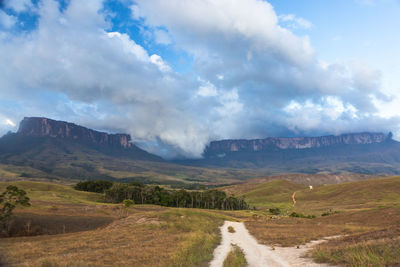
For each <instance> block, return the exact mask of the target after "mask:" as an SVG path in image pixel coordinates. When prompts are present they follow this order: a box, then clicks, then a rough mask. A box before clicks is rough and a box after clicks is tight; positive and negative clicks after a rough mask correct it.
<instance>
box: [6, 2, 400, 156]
mask: <svg viewBox="0 0 400 267" xmlns="http://www.w3.org/2000/svg"><path fill="white" fill-rule="evenodd" d="M399 14H400V1H399V0H335V1H320V0H302V1H292V0H268V1H263V0H191V1H186V0H168V1H166V0H135V1H133V0H104V1H102V0H86V1H79V0H0V136H1V135H3V134H5V133H7V132H8V131H16V130H17V129H18V124H19V121H20V120H21V119H22V118H23V117H30V116H41V117H48V118H52V119H57V120H63V121H69V122H74V123H77V124H80V125H83V126H86V127H89V128H94V129H97V130H102V131H108V132H124V133H129V134H131V136H132V139H133V141H134V142H135V143H137V144H138V145H139V146H141V147H142V148H144V149H146V150H148V151H150V152H153V153H156V154H158V155H161V156H164V157H167V158H171V157H178V156H179V157H182V156H184V157H192V158H196V157H201V154H202V152H203V150H204V148H205V146H206V145H207V144H208V143H209V142H210V141H212V140H220V139H239V138H240V139H251V138H266V137H278V136H286V137H293V136H319V135H328V134H341V133H349V132H362V131H373V132H385V133H386V132H389V131H392V132H393V133H394V138H395V139H400V108H399V107H400V75H398V73H399V71H400V67H399V64H398V62H400V53H399V52H400V51H399V48H398V47H400V35H399V34H398V29H400V16H399Z"/></svg>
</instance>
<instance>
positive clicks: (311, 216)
mask: <svg viewBox="0 0 400 267" xmlns="http://www.w3.org/2000/svg"><path fill="white" fill-rule="evenodd" d="M289 216H290V217H295V218H305V219H314V218H315V217H316V216H315V215H305V214H303V213H300V212H299V213H297V212H294V211H293V212H292V213H290V215H289Z"/></svg>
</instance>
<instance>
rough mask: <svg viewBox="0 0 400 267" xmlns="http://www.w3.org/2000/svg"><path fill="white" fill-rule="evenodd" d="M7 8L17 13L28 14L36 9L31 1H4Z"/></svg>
mask: <svg viewBox="0 0 400 267" xmlns="http://www.w3.org/2000/svg"><path fill="white" fill-rule="evenodd" d="M4 2H5V3H4V4H5V6H6V7H7V8H11V9H13V10H14V11H15V12H17V13H20V12H26V11H31V10H33V9H34V6H33V4H32V2H31V0H4Z"/></svg>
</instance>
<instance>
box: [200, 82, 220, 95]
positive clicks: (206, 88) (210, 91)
mask: <svg viewBox="0 0 400 267" xmlns="http://www.w3.org/2000/svg"><path fill="white" fill-rule="evenodd" d="M197 95H198V96H202V97H209V96H217V95H218V91H217V88H216V87H215V85H213V84H212V83H210V82H206V83H205V84H203V85H202V86H200V87H199V90H198V91H197Z"/></svg>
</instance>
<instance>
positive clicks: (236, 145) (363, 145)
mask: <svg viewBox="0 0 400 267" xmlns="http://www.w3.org/2000/svg"><path fill="white" fill-rule="evenodd" d="M203 156H204V157H203V158H202V159H199V160H185V161H180V163H182V164H188V165H195V166H207V167H211V166H218V167H223V168H239V169H257V170H263V171H265V172H267V173H271V174H278V173H361V174H399V173H400V143H399V142H397V141H395V140H393V139H392V134H391V133H389V134H384V133H371V132H363V133H349V134H342V135H338V136H334V135H329V136H320V137H294V138H287V137H277V138H275V137H270V138H265V139H254V140H243V139H241V140H221V141H213V142H211V143H210V144H209V145H208V146H207V147H206V148H205V150H204V153H203Z"/></svg>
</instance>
